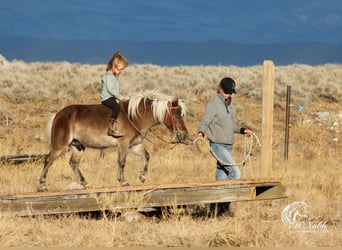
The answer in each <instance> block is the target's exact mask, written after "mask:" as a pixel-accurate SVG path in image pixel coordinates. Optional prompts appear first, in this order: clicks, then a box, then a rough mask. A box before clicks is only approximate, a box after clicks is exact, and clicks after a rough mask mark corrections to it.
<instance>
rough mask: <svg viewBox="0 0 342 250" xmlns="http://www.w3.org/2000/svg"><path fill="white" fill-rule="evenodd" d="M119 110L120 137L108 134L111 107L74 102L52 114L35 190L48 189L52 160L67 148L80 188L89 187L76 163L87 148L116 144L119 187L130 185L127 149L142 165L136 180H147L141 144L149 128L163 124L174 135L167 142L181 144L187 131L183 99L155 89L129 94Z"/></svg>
mask: <svg viewBox="0 0 342 250" xmlns="http://www.w3.org/2000/svg"><path fill="white" fill-rule="evenodd" d="M120 107H121V112H120V113H119V116H118V118H117V120H118V126H119V129H120V131H122V133H123V134H124V136H123V137H120V138H114V137H112V136H109V135H107V129H108V118H109V117H110V114H111V110H110V109H109V108H108V107H106V106H104V105H102V104H73V105H69V106H66V107H64V108H62V109H61V110H60V111H58V112H57V113H55V114H54V115H53V116H52V117H51V119H50V121H49V123H48V138H49V145H50V151H49V153H48V154H47V155H46V157H45V159H44V167H43V170H42V173H41V176H40V178H39V186H38V192H44V191H47V187H46V179H47V174H48V170H49V168H50V166H51V165H52V163H53V162H54V161H55V160H56V159H57V158H58V157H59V156H60V155H61V154H62V153H63V152H65V151H66V150H70V151H71V157H70V160H69V165H70V167H71V168H72V170H73V172H74V175H75V176H76V179H77V182H78V184H79V185H81V187H83V188H87V187H89V185H88V183H87V181H86V180H85V178H84V176H83V175H82V173H81V171H80V170H79V163H80V161H81V159H82V156H83V154H84V152H85V149H86V148H87V147H89V148H95V149H100V150H103V149H106V148H110V147H117V152H118V160H117V164H118V171H117V180H118V181H119V184H120V185H121V186H129V185H130V184H129V182H128V181H127V180H126V179H125V176H124V168H125V164H126V157H127V153H128V152H133V153H135V154H137V155H140V156H141V158H142V162H143V165H142V168H141V170H140V175H139V179H140V181H141V182H142V183H144V182H145V180H146V175H147V171H148V164H149V159H150V155H149V153H148V152H147V150H146V149H145V147H144V145H143V139H144V137H145V136H146V135H147V133H148V132H149V130H150V129H151V128H152V127H154V126H156V125H158V124H164V125H165V126H166V128H167V129H168V130H169V131H170V132H171V135H173V137H172V139H171V140H170V141H168V142H169V143H184V144H186V140H187V138H188V130H187V128H186V125H185V122H184V120H183V118H184V117H185V116H186V112H187V107H186V105H185V102H184V101H183V100H180V99H176V98H173V97H172V96H169V95H166V94H162V93H160V92H159V91H157V90H147V91H144V92H143V93H138V94H135V95H132V96H130V97H129V99H128V100H126V101H123V102H121V103H120Z"/></svg>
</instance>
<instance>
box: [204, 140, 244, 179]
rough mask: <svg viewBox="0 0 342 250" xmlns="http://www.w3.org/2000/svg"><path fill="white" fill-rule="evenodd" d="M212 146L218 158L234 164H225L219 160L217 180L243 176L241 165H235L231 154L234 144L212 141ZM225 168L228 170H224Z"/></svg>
mask: <svg viewBox="0 0 342 250" xmlns="http://www.w3.org/2000/svg"><path fill="white" fill-rule="evenodd" d="M210 147H211V150H212V152H213V153H214V154H215V155H216V157H217V158H219V159H220V161H223V162H224V163H229V164H232V165H224V164H223V163H221V162H219V160H218V161H217V167H216V180H236V179H240V176H241V172H240V169H239V167H237V166H234V165H235V164H236V163H235V161H234V159H233V157H232V155H231V153H232V148H233V145H230V144H220V143H215V142H210ZM223 168H224V169H225V170H226V171H224V170H223Z"/></svg>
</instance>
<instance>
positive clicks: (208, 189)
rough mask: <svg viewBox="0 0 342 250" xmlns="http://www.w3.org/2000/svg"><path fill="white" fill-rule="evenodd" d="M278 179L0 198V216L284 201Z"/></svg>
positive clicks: (85, 190)
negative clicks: (270, 200) (271, 200)
mask: <svg viewBox="0 0 342 250" xmlns="http://www.w3.org/2000/svg"><path fill="white" fill-rule="evenodd" d="M288 195H289V193H288V190H287V188H286V187H285V186H283V185H282V184H281V182H280V180H279V179H267V180H266V179H255V180H231V181H215V182H210V183H184V184H160V185H157V184H153V185H141V186H129V187H121V186H117V187H109V188H94V189H78V190H67V191H61V192H44V193H23V194H14V195H7V196H0V214H12V215H20V216H26V215H42V214H61V213H76V212H88V211H105V210H109V211H113V212H115V211H121V210H123V209H135V210H137V211H140V212H141V211H153V210H155V209H156V208H160V207H167V206H178V205H191V204H208V203H220V202H232V201H252V200H269V199H280V198H285V197H287V196H288Z"/></svg>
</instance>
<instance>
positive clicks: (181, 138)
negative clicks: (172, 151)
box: [175, 131, 188, 143]
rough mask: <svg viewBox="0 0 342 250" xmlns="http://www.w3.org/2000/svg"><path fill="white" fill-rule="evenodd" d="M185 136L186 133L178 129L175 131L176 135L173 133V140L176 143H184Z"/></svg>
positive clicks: (186, 135)
mask: <svg viewBox="0 0 342 250" xmlns="http://www.w3.org/2000/svg"><path fill="white" fill-rule="evenodd" d="M187 137H188V134H187V133H182V132H180V131H177V132H176V135H175V142H176V143H184V142H185V140H186V139H187Z"/></svg>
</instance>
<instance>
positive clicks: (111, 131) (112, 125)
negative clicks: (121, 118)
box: [107, 118, 123, 138]
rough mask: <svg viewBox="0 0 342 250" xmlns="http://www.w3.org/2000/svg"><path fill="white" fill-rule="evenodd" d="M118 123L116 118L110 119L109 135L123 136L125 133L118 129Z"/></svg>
mask: <svg viewBox="0 0 342 250" xmlns="http://www.w3.org/2000/svg"><path fill="white" fill-rule="evenodd" d="M117 123H118V122H117V121H116V120H115V119H113V118H110V119H109V123H108V132H107V135H110V136H113V137H116V138H118V137H122V136H123V134H122V133H121V132H120V131H119V130H117V126H118V124H117Z"/></svg>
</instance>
